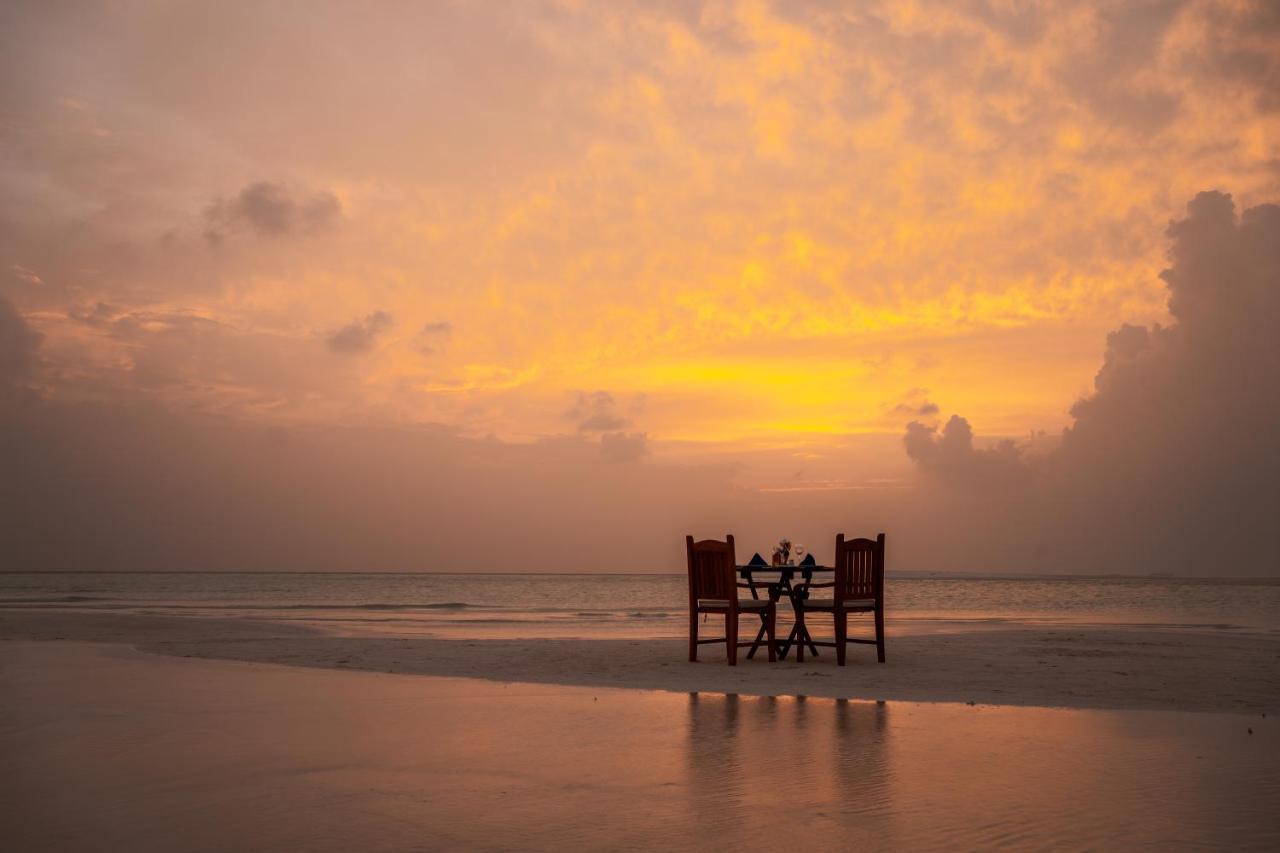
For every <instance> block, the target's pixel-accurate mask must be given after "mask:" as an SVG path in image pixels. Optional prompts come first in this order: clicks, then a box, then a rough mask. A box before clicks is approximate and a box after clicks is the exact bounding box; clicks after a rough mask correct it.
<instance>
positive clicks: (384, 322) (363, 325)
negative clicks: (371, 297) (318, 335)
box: [325, 311, 395, 355]
mask: <svg viewBox="0 0 1280 853" xmlns="http://www.w3.org/2000/svg"><path fill="white" fill-rule="evenodd" d="M393 325H395V322H394V321H393V320H392V319H391V315H390V314H388V313H387V312H386V311H374V312H373V313H372V314H369V315H368V316H366V317H365V318H364V319H362V320H352V321H351V322H350V323H348V324H347V325H345V326H343V327H342V328H341V329H338V330H337V331H336V332H334V333H333V334H331V335H329V336H328V337H327V338H325V343H327V344H328V345H329V349H331V350H333V351H334V352H336V353H341V354H343V355H359V354H361V353H366V352H369V351H370V350H372V349H373V346H374V344H376V343H377V342H378V336H379V335H381V334H382V333H383V332H385V331H386V330H387V329H390V328H391V327H392V326H393Z"/></svg>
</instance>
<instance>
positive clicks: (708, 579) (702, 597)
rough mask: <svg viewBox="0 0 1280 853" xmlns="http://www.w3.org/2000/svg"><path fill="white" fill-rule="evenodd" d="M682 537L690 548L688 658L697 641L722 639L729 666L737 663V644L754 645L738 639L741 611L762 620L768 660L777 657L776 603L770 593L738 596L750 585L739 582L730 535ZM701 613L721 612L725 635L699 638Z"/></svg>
mask: <svg viewBox="0 0 1280 853" xmlns="http://www.w3.org/2000/svg"><path fill="white" fill-rule="evenodd" d="M684 541H685V546H686V547H687V549H688V552H689V660H691V661H696V660H697V659H698V646H700V645H704V644H706V643H724V644H725V645H726V647H727V649H728V653H729V666H736V665H737V663H738V648H739V647H741V646H754V645H755V644H754V643H739V642H738V615H739V614H740V613H754V614H756V615H758V616H759V617H760V618H761V619H763V620H764V627H765V633H766V634H767V635H768V645H769V660H770V661H775V660H777V644H776V642H775V637H774V627H775V625H776V624H777V615H778V608H777V604H776V603H775V602H774V601H773V597H772V596H771V597H770V598H769V599H768V600H767V601H766V600H760V599H755V598H744V599H740V598H738V589H739V588H742V589H751V585H750V584H744V583H738V566H737V561H736V560H735V558H734V550H733V537H732V536H728V537H726V538H725V541H724V542H721V541H719V540H717V539H703V540H702V541H700V542H694V541H693V537H692V536H686V537H685V538H684ZM753 593H754V590H753ZM703 613H723V614H724V634H725V635H724V636H723V637H714V638H712V639H709V640H699V639H698V616H699V615H700V614H703Z"/></svg>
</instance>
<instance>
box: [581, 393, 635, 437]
mask: <svg viewBox="0 0 1280 853" xmlns="http://www.w3.org/2000/svg"><path fill="white" fill-rule="evenodd" d="M565 416H566V417H568V418H569V419H570V420H572V421H576V422H577V424H578V432H601V433H604V432H618V431H620V430H623V429H625V428H626V427H628V426H630V425H631V421H630V420H629V419H628V418H626V417H623V416H622V415H621V414H620V413H619V412H618V404H617V402H616V401H615V400H614V399H613V395H612V394H610V393H609V392H608V391H593V392H590V393H587V392H584V391H578V392H577V397H576V400H575V401H574V404H573V407H572V408H571V409H569V411H567V412H566V413H565Z"/></svg>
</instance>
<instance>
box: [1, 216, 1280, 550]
mask: <svg viewBox="0 0 1280 853" xmlns="http://www.w3.org/2000/svg"><path fill="white" fill-rule="evenodd" d="M1169 236H1170V238H1171V241H1172V244H1171V261H1172V264H1171V266H1170V268H1169V269H1168V270H1167V271H1165V273H1163V278H1164V280H1165V281H1166V282H1167V284H1168V287H1169V294H1170V303H1169V304H1170V309H1171V313H1172V315H1173V317H1174V319H1175V323H1174V324H1173V325H1171V326H1169V327H1167V328H1162V327H1156V328H1150V329H1148V328H1142V327H1136V326H1128V325H1125V326H1121V327H1120V328H1119V329H1118V330H1117V331H1115V332H1114V333H1112V334H1111V335H1110V336H1109V338H1108V340H1107V345H1106V352H1105V355H1104V357H1103V363H1102V367H1101V369H1100V370H1099V372H1098V376H1097V380H1096V390H1095V392H1094V393H1093V394H1092V395H1091V396H1089V397H1087V398H1086V399H1083V400H1081V401H1079V402H1078V403H1077V404H1076V405H1075V407H1074V408H1073V414H1074V416H1075V422H1074V424H1073V425H1072V427H1071V428H1070V429H1069V430H1067V431H1066V433H1065V434H1064V435H1063V437H1062V441H1061V444H1060V445H1059V447H1058V448H1057V449H1056V450H1054V451H1052V452H1051V453H1048V454H1043V455H1040V456H1036V457H1032V456H1030V455H1029V453H1028V451H1027V450H1026V449H1025V448H1024V447H1021V446H1019V445H1017V444H1014V443H1012V442H1003V443H996V444H990V443H983V442H980V441H975V438H974V435H973V432H972V430H971V428H970V426H969V424H968V423H967V422H966V421H965V420H964V419H963V418H961V417H952V418H951V419H950V420H949V421H948V422H947V423H946V424H945V426H943V427H942V428H941V430H936V429H934V428H932V427H929V426H925V425H922V424H920V423H913V424H912V425H911V426H910V427H909V428H908V431H907V434H906V438H905V442H906V450H907V453H908V454H909V455H910V456H911V458H912V459H914V460H915V462H916V464H917V467H918V469H919V472H920V481H921V482H920V483H918V484H916V485H915V486H913V487H910V488H903V487H901V486H886V487H884V488H880V489H857V490H852V491H837V492H830V491H818V492H805V491H799V492H794V493H784V494H777V493H770V494H765V493H761V492H755V491H747V490H744V489H741V488H737V487H735V486H733V485H732V483H731V480H730V475H731V473H732V471H731V470H730V469H729V468H728V467H726V466H708V467H702V468H697V467H689V466H674V465H664V464H658V463H657V462H654V461H649V462H642V461H639V460H641V459H642V457H644V456H645V455H646V453H647V449H648V448H647V441H646V439H645V436H644V434H643V433H627V432H624V430H625V428H626V427H627V426H628V425H629V421H628V419H627V418H626V417H625V415H624V414H623V413H621V412H620V410H619V407H618V406H617V404H616V402H615V401H614V400H613V398H612V397H611V396H610V395H609V394H607V393H606V392H597V393H592V394H580V395H578V397H577V399H576V401H575V404H574V406H573V408H572V409H571V410H570V411H568V412H566V413H565V414H566V416H567V418H569V419H570V420H571V422H573V423H574V424H575V425H576V427H577V428H578V432H577V434H576V435H575V436H571V437H568V438H562V439H555V440H547V441H542V442H538V443H535V444H530V445H512V444H505V443H502V442H498V441H494V440H477V439H469V438H464V437H461V436H459V435H457V434H455V433H453V432H452V431H450V430H447V429H444V428H416V429H415V428H403V427H386V428H373V427H368V428H340V427H316V428H303V427H270V426H262V425H250V424H245V423H242V422H235V421H231V420H224V419H219V418H215V417H213V416H208V415H192V414H180V413H176V412H174V411H169V410H165V409H162V408H159V407H155V406H150V405H146V404H138V403H129V402H121V401H119V400H117V401H115V402H101V403H84V404H79V405H72V404H67V403H57V402H52V401H51V400H49V399H47V398H46V397H43V396H42V395H41V393H39V391H38V390H37V389H39V388H40V385H41V366H40V346H41V340H40V337H39V335H38V334H37V333H35V332H34V331H33V330H32V329H31V328H30V326H29V324H28V323H27V322H26V321H25V320H24V318H23V317H22V316H21V315H20V314H19V313H18V312H17V311H15V310H14V309H13V307H12V306H11V305H10V304H9V303H8V302H6V301H4V300H3V299H2V298H0V569H10V570H16V569H104V570H105V569H181V570H193V569H246V570H260V569H292V570H305V569H321V570H323V569H346V570H360V569H381V570H413V569H473V570H474V569H502V570H520V569H529V570H536V569H549V568H560V569H564V568H572V569H595V570H602V571H611V570H616V571H622V570H642V571H646V570H647V571H654V570H674V571H678V570H680V568H681V565H682V563H681V560H682V555H681V550H680V548H681V541H682V536H683V534H685V533H687V532H693V533H697V534H698V535H708V536H709V535H721V534H723V533H724V532H726V531H733V532H735V533H737V534H738V535H739V537H740V539H741V540H743V541H744V546H745V547H749V548H753V549H754V548H756V547H764V546H765V545H767V541H768V540H769V539H770V537H772V536H773V535H774V534H775V533H776V532H777V531H782V532H786V533H788V534H791V535H792V536H793V538H797V539H798V540H799V541H806V542H809V543H817V544H815V545H812V547H813V550H815V551H816V552H817V553H818V555H819V556H820V557H821V556H822V555H823V554H824V553H826V550H825V549H824V547H823V544H824V543H825V542H826V541H827V540H828V539H829V538H830V537H831V536H833V535H834V533H835V532H836V531H837V530H843V531H846V532H854V533H861V532H872V531H877V530H885V531H886V532H888V533H889V535H890V537H891V542H892V543H893V544H892V549H893V557H892V560H893V565H894V566H895V567H896V568H900V569H940V570H968V571H984V570H1005V571H1061V572H1124V573H1145V572H1171V573H1180V574H1194V575H1265V574H1271V575H1274V574H1277V573H1280V572H1278V566H1277V563H1278V560H1280V533H1278V530H1280V522H1278V519H1280V485H1278V484H1277V483H1278V481H1280V452H1278V451H1277V440H1278V439H1277V436H1278V435H1280V395H1278V394H1277V391H1280V338H1278V337H1277V335H1276V330H1275V325H1276V323H1277V321H1278V320H1280V207H1277V206H1274V205H1264V206H1261V207H1255V208H1253V209H1251V210H1248V211H1246V212H1245V213H1244V214H1243V216H1241V217H1237V216H1236V213H1235V210H1234V208H1233V205H1232V202H1231V200H1230V197H1229V196H1226V195H1222V194H1219V193H1204V194H1201V195H1200V196H1198V197H1197V198H1196V199H1195V200H1194V201H1192V202H1191V204H1190V205H1189V207H1188V213H1187V216H1186V217H1185V218H1184V219H1182V220H1180V221H1178V222H1175V223H1174V224H1173V225H1172V226H1171V227H1170V229H1169ZM388 322H389V321H388ZM386 325H387V323H385V322H380V321H378V320H377V318H376V316H371V317H368V318H365V319H364V320H361V321H358V322H357V323H355V324H353V326H352V329H354V331H353V332H351V333H350V334H348V335H347V337H346V338H343V339H342V340H343V341H344V343H342V344H339V345H338V346H337V347H336V349H338V350H339V351H344V350H343V347H346V349H345V351H346V352H360V351H361V348H362V347H364V346H365V345H366V344H367V345H369V346H372V345H373V343H374V341H375V339H376V337H377V335H378V334H379V333H380V332H381V331H382V330H383V329H384V328H385V326H386ZM342 331H344V330H339V334H341V333H342ZM348 339H349V340H348ZM330 346H334V343H333V340H332V339H331V340H330ZM920 396H921V398H922V399H921V400H920V401H915V402H913V408H914V410H915V411H917V412H918V413H919V414H920V415H921V416H929V415H930V414H931V412H932V408H931V404H929V403H928V402H927V401H926V400H923V393H921V394H920ZM616 462H626V463H630V464H610V463H616ZM856 473H857V472H852V475H856ZM851 478H852V479H854V480H856V476H852V477H851ZM757 541H758V542H759V544H758V545H757V544H755V543H756V542H757ZM828 547H829V546H828Z"/></svg>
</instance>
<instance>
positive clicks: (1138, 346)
mask: <svg viewBox="0 0 1280 853" xmlns="http://www.w3.org/2000/svg"><path fill="white" fill-rule="evenodd" d="M1277 92H1280V7H1278V6H1276V5H1275V4H1273V3H1266V2H1253V3H1250V2H1191V0H1186V2H1184V1H1183V0H1161V2H1146V0H1143V2H1115V3H1100V2H1065V3H1053V4H1049V3H1044V4H1039V3H1011V2H1010V3H1005V2H994V0H993V2H979V0H972V2H945V3H944V2H939V3H916V2H902V3H887V2H886V3H870V2H869V3H837V2H817V0H813V2H804V0H799V1H798V2H786V3H781V2H779V3H768V2H750V1H749V0H742V2H645V3H640V2H636V3H630V2H610V3H591V2H577V0H555V2H553V1H552V0H545V2H533V0H530V2H509V3H508V2H493V3H452V2H437V3H404V4H401V3H384V4H375V5H367V4H352V3H323V2H305V3H303V2H298V3H288V2H279V3H271V4H258V3H234V2H233V3H225V4H214V5H210V4H207V3H182V2H178V3H173V2H166V3H145V2H136V3H135V2H119V3H95V4H78V3H41V2H14V3H6V4H4V6H3V8H2V9H0V465H3V468H0V473H3V474H4V476H3V478H2V479H3V482H0V509H4V510H5V513H4V515H5V516H6V518H7V519H8V520H7V522H6V521H0V560H2V561H3V562H4V563H5V565H3V566H0V568H8V569H129V568H139V569H165V568H168V569H241V568H243V569H273V568H275V569H294V570H300V569H316V570H446V569H460V570H483V569H502V570H547V569H558V568H563V569H565V570H575V571H582V570H599V571H680V570H682V568H683V566H682V564H681V560H682V554H683V549H682V541H683V536H684V534H685V533H694V534H695V535H697V536H698V538H703V537H710V536H717V537H719V536H722V535H723V534H724V533H725V532H733V533H734V534H735V536H736V538H737V540H738V542H739V543H740V544H742V546H743V547H747V548H750V549H752V550H761V551H765V553H766V554H767V550H766V549H768V548H769V547H770V545H771V544H772V543H773V542H775V541H776V540H777V539H778V538H780V537H782V536H789V537H790V538H792V539H793V540H796V541H800V542H803V543H805V544H806V545H807V546H808V547H809V548H810V549H812V550H814V551H815V552H816V553H817V555H818V556H819V558H822V556H823V554H824V553H826V552H827V551H829V550H830V548H831V542H833V540H834V537H835V534H836V533H837V532H844V533H846V534H849V535H866V534H869V533H874V532H878V531H880V530H883V531H885V532H886V533H887V535H888V537H889V542H890V568H891V569H893V568H899V569H912V570H964V571H1018V572H1040V571H1046V572H1047V571H1085V572H1125V573H1144V572H1165V571H1168V572H1173V573H1179V574H1210V575H1213V574H1225V575H1259V574H1278V573H1280V532H1277V529H1276V528H1277V527H1278V525H1277V524H1276V522H1275V520H1274V519H1275V518H1277V517H1280V490H1278V489H1280V487H1277V485H1276V483H1277V482H1280V454H1278V453H1277V450H1276V449H1275V445H1274V436H1275V435H1276V434H1278V433H1280V414H1278V412H1277V409H1278V408H1280V402H1278V401H1280V394H1277V393H1276V392H1277V390H1280V345H1278V344H1277V343H1276V336H1275V335H1273V334H1272V333H1271V330H1270V328H1269V327H1268V326H1267V321H1271V322H1274V320H1275V318H1277V317H1280V303H1278V302H1277V295H1276V294H1277V292H1278V290H1280V260H1278V258H1277V254H1276V249H1275V248H1273V247H1275V246H1278V245H1280V220H1278V216H1280V215H1278V214H1277V212H1276V211H1277V210H1278V209H1280V208H1277V207H1275V203H1276V202H1280V133H1277V131H1278V130H1280V96H1278V95H1277ZM1191 530H1197V531H1199V532H1198V533H1197V534H1196V535H1195V536H1190V535H1189V531H1191ZM1189 538H1191V539H1194V542H1190V543H1189V542H1188V541H1187V540H1188V539H1189ZM1086 543H1088V544H1087V545H1086Z"/></svg>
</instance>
